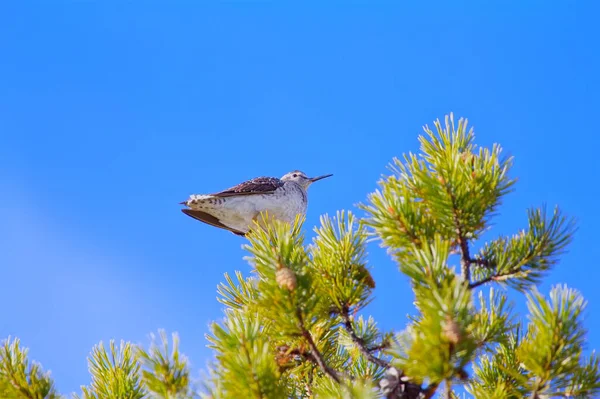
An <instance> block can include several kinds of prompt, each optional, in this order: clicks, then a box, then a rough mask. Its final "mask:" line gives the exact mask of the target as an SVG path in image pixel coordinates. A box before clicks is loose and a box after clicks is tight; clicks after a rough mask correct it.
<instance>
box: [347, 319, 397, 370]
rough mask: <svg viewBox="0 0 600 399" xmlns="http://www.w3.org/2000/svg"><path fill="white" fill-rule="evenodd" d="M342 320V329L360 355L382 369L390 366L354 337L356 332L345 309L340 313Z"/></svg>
mask: <svg viewBox="0 0 600 399" xmlns="http://www.w3.org/2000/svg"><path fill="white" fill-rule="evenodd" d="M342 319H343V320H344V328H345V329H346V331H347V332H348V334H350V338H352V341H353V342H354V344H355V345H356V346H357V347H358V350H359V351H360V353H362V354H363V355H364V356H365V357H366V358H367V359H368V360H369V361H370V362H371V363H374V364H376V365H378V366H380V367H383V368H388V367H389V366H390V364H389V363H388V362H387V361H385V360H383V359H380V358H378V357H377V356H375V355H373V354H372V353H371V351H369V350H368V349H367V347H366V346H365V341H364V340H363V339H362V338H360V337H359V336H358V335H356V331H354V325H353V324H352V320H350V315H349V314H348V309H347V308H344V309H343V311H342Z"/></svg>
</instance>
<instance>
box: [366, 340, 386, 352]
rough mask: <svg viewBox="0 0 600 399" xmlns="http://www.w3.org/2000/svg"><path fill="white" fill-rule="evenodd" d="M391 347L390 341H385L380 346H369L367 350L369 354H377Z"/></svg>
mask: <svg viewBox="0 0 600 399" xmlns="http://www.w3.org/2000/svg"><path fill="white" fill-rule="evenodd" d="M389 347H390V343H389V342H388V341H384V342H382V343H380V344H379V345H373V346H369V347H367V348H366V349H367V350H368V351H369V352H377V351H381V350H384V349H387V348H389Z"/></svg>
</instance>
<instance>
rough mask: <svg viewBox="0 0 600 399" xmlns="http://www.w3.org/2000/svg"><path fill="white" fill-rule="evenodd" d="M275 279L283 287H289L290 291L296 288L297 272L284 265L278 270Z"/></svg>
mask: <svg viewBox="0 0 600 399" xmlns="http://www.w3.org/2000/svg"><path fill="white" fill-rule="evenodd" d="M275 281H277V284H279V286H280V287H282V288H287V289H288V290H290V291H294V290H295V289H296V285H297V282H296V274H294V272H293V271H292V270H291V269H290V268H288V267H283V268H281V269H279V270H277V274H276V275H275Z"/></svg>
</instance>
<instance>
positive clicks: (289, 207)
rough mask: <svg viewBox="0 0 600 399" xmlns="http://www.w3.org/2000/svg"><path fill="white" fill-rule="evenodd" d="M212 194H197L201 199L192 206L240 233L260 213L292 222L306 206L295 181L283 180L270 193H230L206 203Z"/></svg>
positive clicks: (303, 195) (247, 227)
mask: <svg viewBox="0 0 600 399" xmlns="http://www.w3.org/2000/svg"><path fill="white" fill-rule="evenodd" d="M211 197H212V196H198V199H201V200H200V201H198V203H197V204H195V205H193V207H196V208H198V209H202V210H204V211H206V212H209V213H210V214H212V215H213V216H215V217H217V218H218V219H219V221H220V222H221V223H223V224H225V225H227V226H229V227H231V228H234V229H236V230H238V231H242V232H248V230H249V229H250V228H251V227H252V226H253V224H254V220H255V219H256V218H257V217H258V215H259V214H260V213H262V212H266V213H268V215H269V216H270V217H274V218H275V219H278V220H281V221H283V222H287V223H293V222H294V220H295V219H296V215H298V214H301V215H304V214H305V213H306V209H307V195H306V191H305V190H304V189H302V188H301V187H300V186H298V184H296V183H294V182H286V183H285V184H284V185H283V186H282V187H279V188H278V189H277V190H275V192H273V193H270V194H252V195H239V196H231V197H226V198H221V199H218V200H217V201H216V202H215V203H212V204H209V203H207V202H206V201H207V200H209V199H211ZM212 199H214V197H212Z"/></svg>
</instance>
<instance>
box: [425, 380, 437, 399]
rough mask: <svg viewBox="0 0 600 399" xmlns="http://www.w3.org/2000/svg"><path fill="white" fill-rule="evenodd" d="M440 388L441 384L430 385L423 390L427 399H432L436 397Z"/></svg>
mask: <svg viewBox="0 0 600 399" xmlns="http://www.w3.org/2000/svg"><path fill="white" fill-rule="evenodd" d="M438 386H439V384H433V383H432V384H429V386H428V387H427V388H425V389H424V390H423V393H424V394H425V399H430V398H431V397H433V395H435V393H436V391H437V389H438Z"/></svg>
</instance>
